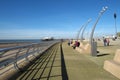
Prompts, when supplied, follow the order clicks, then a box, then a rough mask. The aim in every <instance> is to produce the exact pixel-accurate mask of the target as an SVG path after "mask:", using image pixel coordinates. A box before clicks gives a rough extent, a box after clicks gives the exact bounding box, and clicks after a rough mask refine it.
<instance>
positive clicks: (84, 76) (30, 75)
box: [11, 43, 119, 80]
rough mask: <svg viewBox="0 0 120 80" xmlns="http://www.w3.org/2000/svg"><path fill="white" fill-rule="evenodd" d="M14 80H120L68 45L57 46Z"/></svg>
mask: <svg viewBox="0 0 120 80" xmlns="http://www.w3.org/2000/svg"><path fill="white" fill-rule="evenodd" d="M11 79H14V80H16V79H17V80H119V79H117V78H116V77H114V76H113V75H111V74H110V73H108V72H107V71H105V70H104V69H103V68H102V67H101V66H99V65H97V64H96V63H94V62H93V61H91V60H90V59H89V58H87V57H85V55H84V54H80V53H79V52H77V51H76V50H74V49H72V47H70V46H68V45H67V43H63V44H62V45H61V44H56V45H55V46H53V47H51V48H50V49H49V50H48V51H46V52H45V53H44V54H43V55H42V56H40V57H39V58H38V59H37V60H36V61H33V62H32V64H31V65H29V67H28V68H26V69H25V71H24V72H19V73H18V74H17V76H14V77H12V78H11Z"/></svg>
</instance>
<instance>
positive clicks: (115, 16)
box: [114, 13, 117, 37]
mask: <svg viewBox="0 0 120 80" xmlns="http://www.w3.org/2000/svg"><path fill="white" fill-rule="evenodd" d="M116 18H117V14H116V13H114V19H115V34H116V37H117V27H116Z"/></svg>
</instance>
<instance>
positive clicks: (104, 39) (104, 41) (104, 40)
mask: <svg viewBox="0 0 120 80" xmlns="http://www.w3.org/2000/svg"><path fill="white" fill-rule="evenodd" d="M103 43H104V46H106V43H107V40H106V38H104V37H103Z"/></svg>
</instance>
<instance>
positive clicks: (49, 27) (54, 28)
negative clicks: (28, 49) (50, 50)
mask: <svg viewBox="0 0 120 80" xmlns="http://www.w3.org/2000/svg"><path fill="white" fill-rule="evenodd" d="M119 3H120V0H0V39H40V38H42V37H44V36H53V37H55V38H75V37H76V36H77V32H78V30H79V29H80V27H81V26H82V25H83V24H84V23H86V22H87V20H88V19H89V18H92V21H91V22H90V23H89V25H88V26H87V28H86V30H85V34H84V35H86V36H88V35H89V34H90V32H91V28H92V27H93V25H94V23H95V21H96V18H97V16H98V14H99V12H100V11H101V9H102V7H103V6H108V10H107V11H106V12H105V13H104V14H103V16H102V17H101V19H100V21H99V22H98V24H97V26H96V29H95V34H94V35H96V36H100V35H105V34H107V35H112V34H115V20H114V17H113V14H114V12H116V13H117V14H120V5H119ZM116 21H117V31H119V32H120V16H119V15H117V19H116Z"/></svg>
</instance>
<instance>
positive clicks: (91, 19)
mask: <svg viewBox="0 0 120 80" xmlns="http://www.w3.org/2000/svg"><path fill="white" fill-rule="evenodd" d="M91 20H92V19H88V21H87V23H86V24H85V26H84V28H83V31H82V33H81V42H82V41H83V34H84V31H85V29H86V27H87V25H88V24H89V23H90V21H91Z"/></svg>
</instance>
